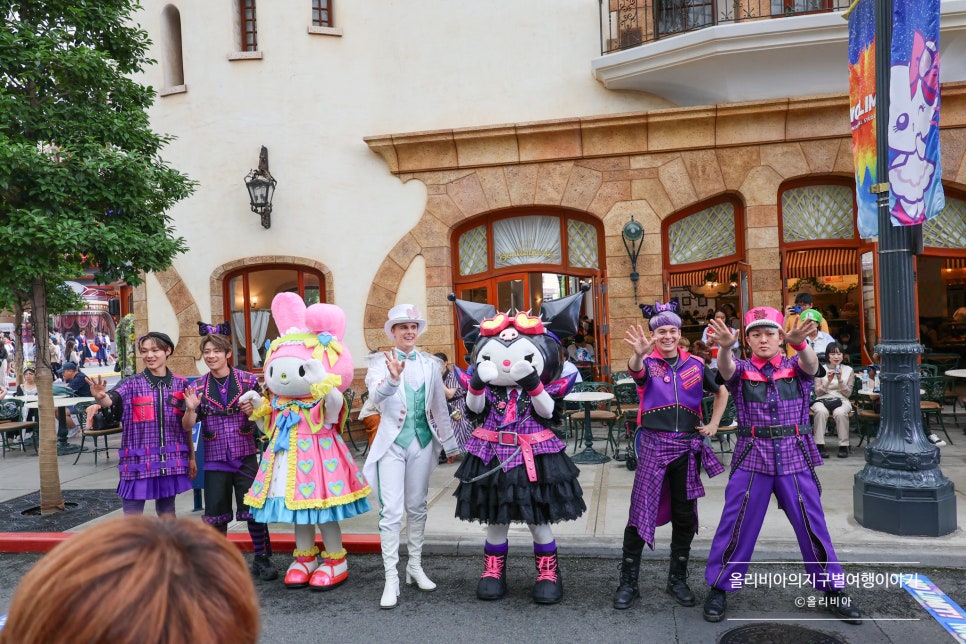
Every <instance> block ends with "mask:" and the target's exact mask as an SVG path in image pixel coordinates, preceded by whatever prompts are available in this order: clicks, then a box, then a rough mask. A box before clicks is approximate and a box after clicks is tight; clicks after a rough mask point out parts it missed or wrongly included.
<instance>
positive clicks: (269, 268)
mask: <svg viewBox="0 0 966 644" xmlns="http://www.w3.org/2000/svg"><path fill="white" fill-rule="evenodd" d="M286 291H287V292H290V293H295V294H297V295H298V296H299V297H301V298H302V301H303V302H305V304H306V306H310V305H312V304H317V303H319V302H322V301H324V300H325V277H324V276H323V275H322V273H321V272H320V271H318V270H316V269H314V268H309V267H306V266H300V265H297V264H267V265H258V266H251V267H247V268H243V269H240V270H237V271H233V272H231V273H229V274H228V275H226V276H225V278H224V280H223V282H222V297H223V298H224V307H225V308H224V315H225V319H226V320H229V321H230V322H231V340H232V362H233V363H234V364H235V366H236V367H238V368H239V369H245V370H246V371H256V372H257V371H260V370H261V369H262V367H263V361H264V359H265V340H266V339H271V338H275V337H277V336H278V335H279V329H278V328H276V326H275V322H274V320H273V319H272V316H271V306H272V300H273V299H274V297H275V296H276V295H277V294H278V293H282V292H286Z"/></svg>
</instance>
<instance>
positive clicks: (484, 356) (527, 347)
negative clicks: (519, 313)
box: [476, 329, 545, 387]
mask: <svg viewBox="0 0 966 644" xmlns="http://www.w3.org/2000/svg"><path fill="white" fill-rule="evenodd" d="M508 332H509V333H508ZM500 335H501V338H502V339H503V342H501V341H500V340H498V339H496V338H489V339H488V340H487V341H486V344H485V345H482V346H480V348H479V351H478V352H477V354H476V365H477V367H479V365H480V364H482V363H484V362H492V363H493V365H494V366H495V367H496V371H497V377H496V379H495V380H493V381H491V382H490V384H491V385H498V386H501V387H514V386H516V384H517V383H516V380H515V379H514V378H513V377H511V376H510V367H511V366H513V365H514V364H516V363H518V362H521V361H525V362H529V363H530V364H532V365H533V367H534V369H536V370H537V373H538V374H542V373H543V370H544V366H545V364H544V358H543V354H542V353H541V352H540V349H539V347H537V345H536V344H534V343H533V341H532V340H531V339H530V338H529V337H528V336H526V335H517V334H516V330H515V329H507V330H504V332H503V333H501V334H500ZM507 336H511V337H507ZM507 341H508V342H509V344H508V345H507V344H504V342H507Z"/></svg>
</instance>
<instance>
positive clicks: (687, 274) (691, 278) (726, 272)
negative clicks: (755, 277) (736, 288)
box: [668, 262, 738, 288]
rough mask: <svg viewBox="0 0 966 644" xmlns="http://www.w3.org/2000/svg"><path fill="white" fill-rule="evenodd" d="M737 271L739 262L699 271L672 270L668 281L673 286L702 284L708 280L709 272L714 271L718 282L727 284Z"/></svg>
mask: <svg viewBox="0 0 966 644" xmlns="http://www.w3.org/2000/svg"><path fill="white" fill-rule="evenodd" d="M737 272H738V262H732V263H731V264H725V265H724V266H717V267H715V268H703V269H701V270H699V271H682V272H679V273H675V272H671V274H670V275H669V276H668V282H669V283H670V286H671V288H674V287H675V286H700V285H702V284H704V283H705V282H707V281H708V279H707V277H708V273H714V274H715V276H716V277H715V281H716V282H719V283H722V284H726V283H728V282H730V281H731V277H732V275H734V274H736V273H737Z"/></svg>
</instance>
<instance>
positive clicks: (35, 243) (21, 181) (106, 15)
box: [0, 0, 194, 296]
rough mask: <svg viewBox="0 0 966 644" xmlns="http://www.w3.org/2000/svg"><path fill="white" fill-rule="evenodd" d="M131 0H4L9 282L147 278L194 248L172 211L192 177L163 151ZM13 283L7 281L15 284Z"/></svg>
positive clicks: (2, 226) (1, 58) (4, 276)
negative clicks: (141, 79) (138, 78)
mask: <svg viewBox="0 0 966 644" xmlns="http://www.w3.org/2000/svg"><path fill="white" fill-rule="evenodd" d="M137 6H138V5H137V3H136V2H133V1H132V0H97V1H94V0H86V1H85V0H21V1H15V0H0V20H2V25H0V239H4V240H6V241H7V243H6V244H5V249H4V252H3V253H0V284H2V286H0V296H2V295H3V293H2V290H6V288H9V289H10V290H11V291H15V290H18V289H20V290H24V289H25V290H26V291H27V292H29V290H30V285H31V284H32V283H33V281H34V280H35V279H36V278H39V277H43V276H49V275H51V274H52V273H56V274H57V276H58V277H65V276H70V275H73V276H75V277H76V276H77V275H82V274H84V273H86V272H87V269H89V268H93V267H98V268H99V278H100V279H104V280H107V281H111V280H116V279H123V280H125V281H126V282H128V283H129V284H137V283H138V282H139V281H140V279H141V277H140V276H141V273H142V271H160V270H164V269H165V268H167V267H168V266H170V264H171V260H172V259H173V257H174V256H175V255H176V254H178V253H181V252H184V251H185V250H186V246H185V242H184V240H183V239H182V238H180V237H178V236H176V235H175V233H174V230H173V228H172V225H171V219H170V217H169V216H168V215H167V214H165V213H166V211H167V210H168V209H169V208H170V207H171V206H173V205H174V204H175V203H177V202H178V201H180V200H181V199H184V198H185V197H187V196H188V195H190V194H191V192H192V190H193V187H194V185H193V183H192V182H191V181H190V180H189V179H188V178H187V177H186V176H184V175H183V174H181V173H179V172H178V171H177V170H174V169H172V168H170V167H169V166H168V165H167V164H166V163H165V162H164V161H163V160H162V158H161V156H160V151H161V149H162V147H163V146H164V145H165V144H166V143H167V142H168V141H169V138H168V137H166V136H162V135H159V134H157V133H155V132H153V131H152V130H151V128H150V124H149V121H148V115H147V112H146V110H147V108H148V107H150V105H151V104H152V102H153V100H154V97H155V92H154V90H153V89H152V88H150V87H145V86H142V85H140V84H138V83H137V82H135V81H134V80H133V79H132V77H131V75H132V74H135V73H137V72H139V71H141V70H142V69H143V68H144V67H145V66H146V65H149V64H150V63H152V62H153V61H151V60H150V59H148V58H147V53H146V52H147V47H148V45H149V40H148V37H147V33H146V32H145V31H143V30H141V29H140V28H138V27H136V26H135V25H133V23H132V22H131V18H132V14H133V12H134V11H135V9H137ZM4 287H6V288H4Z"/></svg>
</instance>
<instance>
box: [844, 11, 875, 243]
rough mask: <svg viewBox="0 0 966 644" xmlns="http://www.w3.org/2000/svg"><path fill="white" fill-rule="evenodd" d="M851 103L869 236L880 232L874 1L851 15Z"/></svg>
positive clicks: (861, 221)
mask: <svg viewBox="0 0 966 644" xmlns="http://www.w3.org/2000/svg"><path fill="white" fill-rule="evenodd" d="M849 106H850V116H851V121H852V163H853V165H854V166H855V200H856V204H858V211H857V213H856V219H857V224H858V229H859V236H860V237H863V238H865V239H868V238H869V237H875V236H876V235H877V234H878V231H879V225H878V214H877V212H876V202H875V195H874V194H872V186H873V185H874V184H875V183H876V156H875V141H876V136H875V2H874V0H859V2H858V4H857V5H855V6H854V7H853V8H852V11H851V13H850V14H849Z"/></svg>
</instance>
